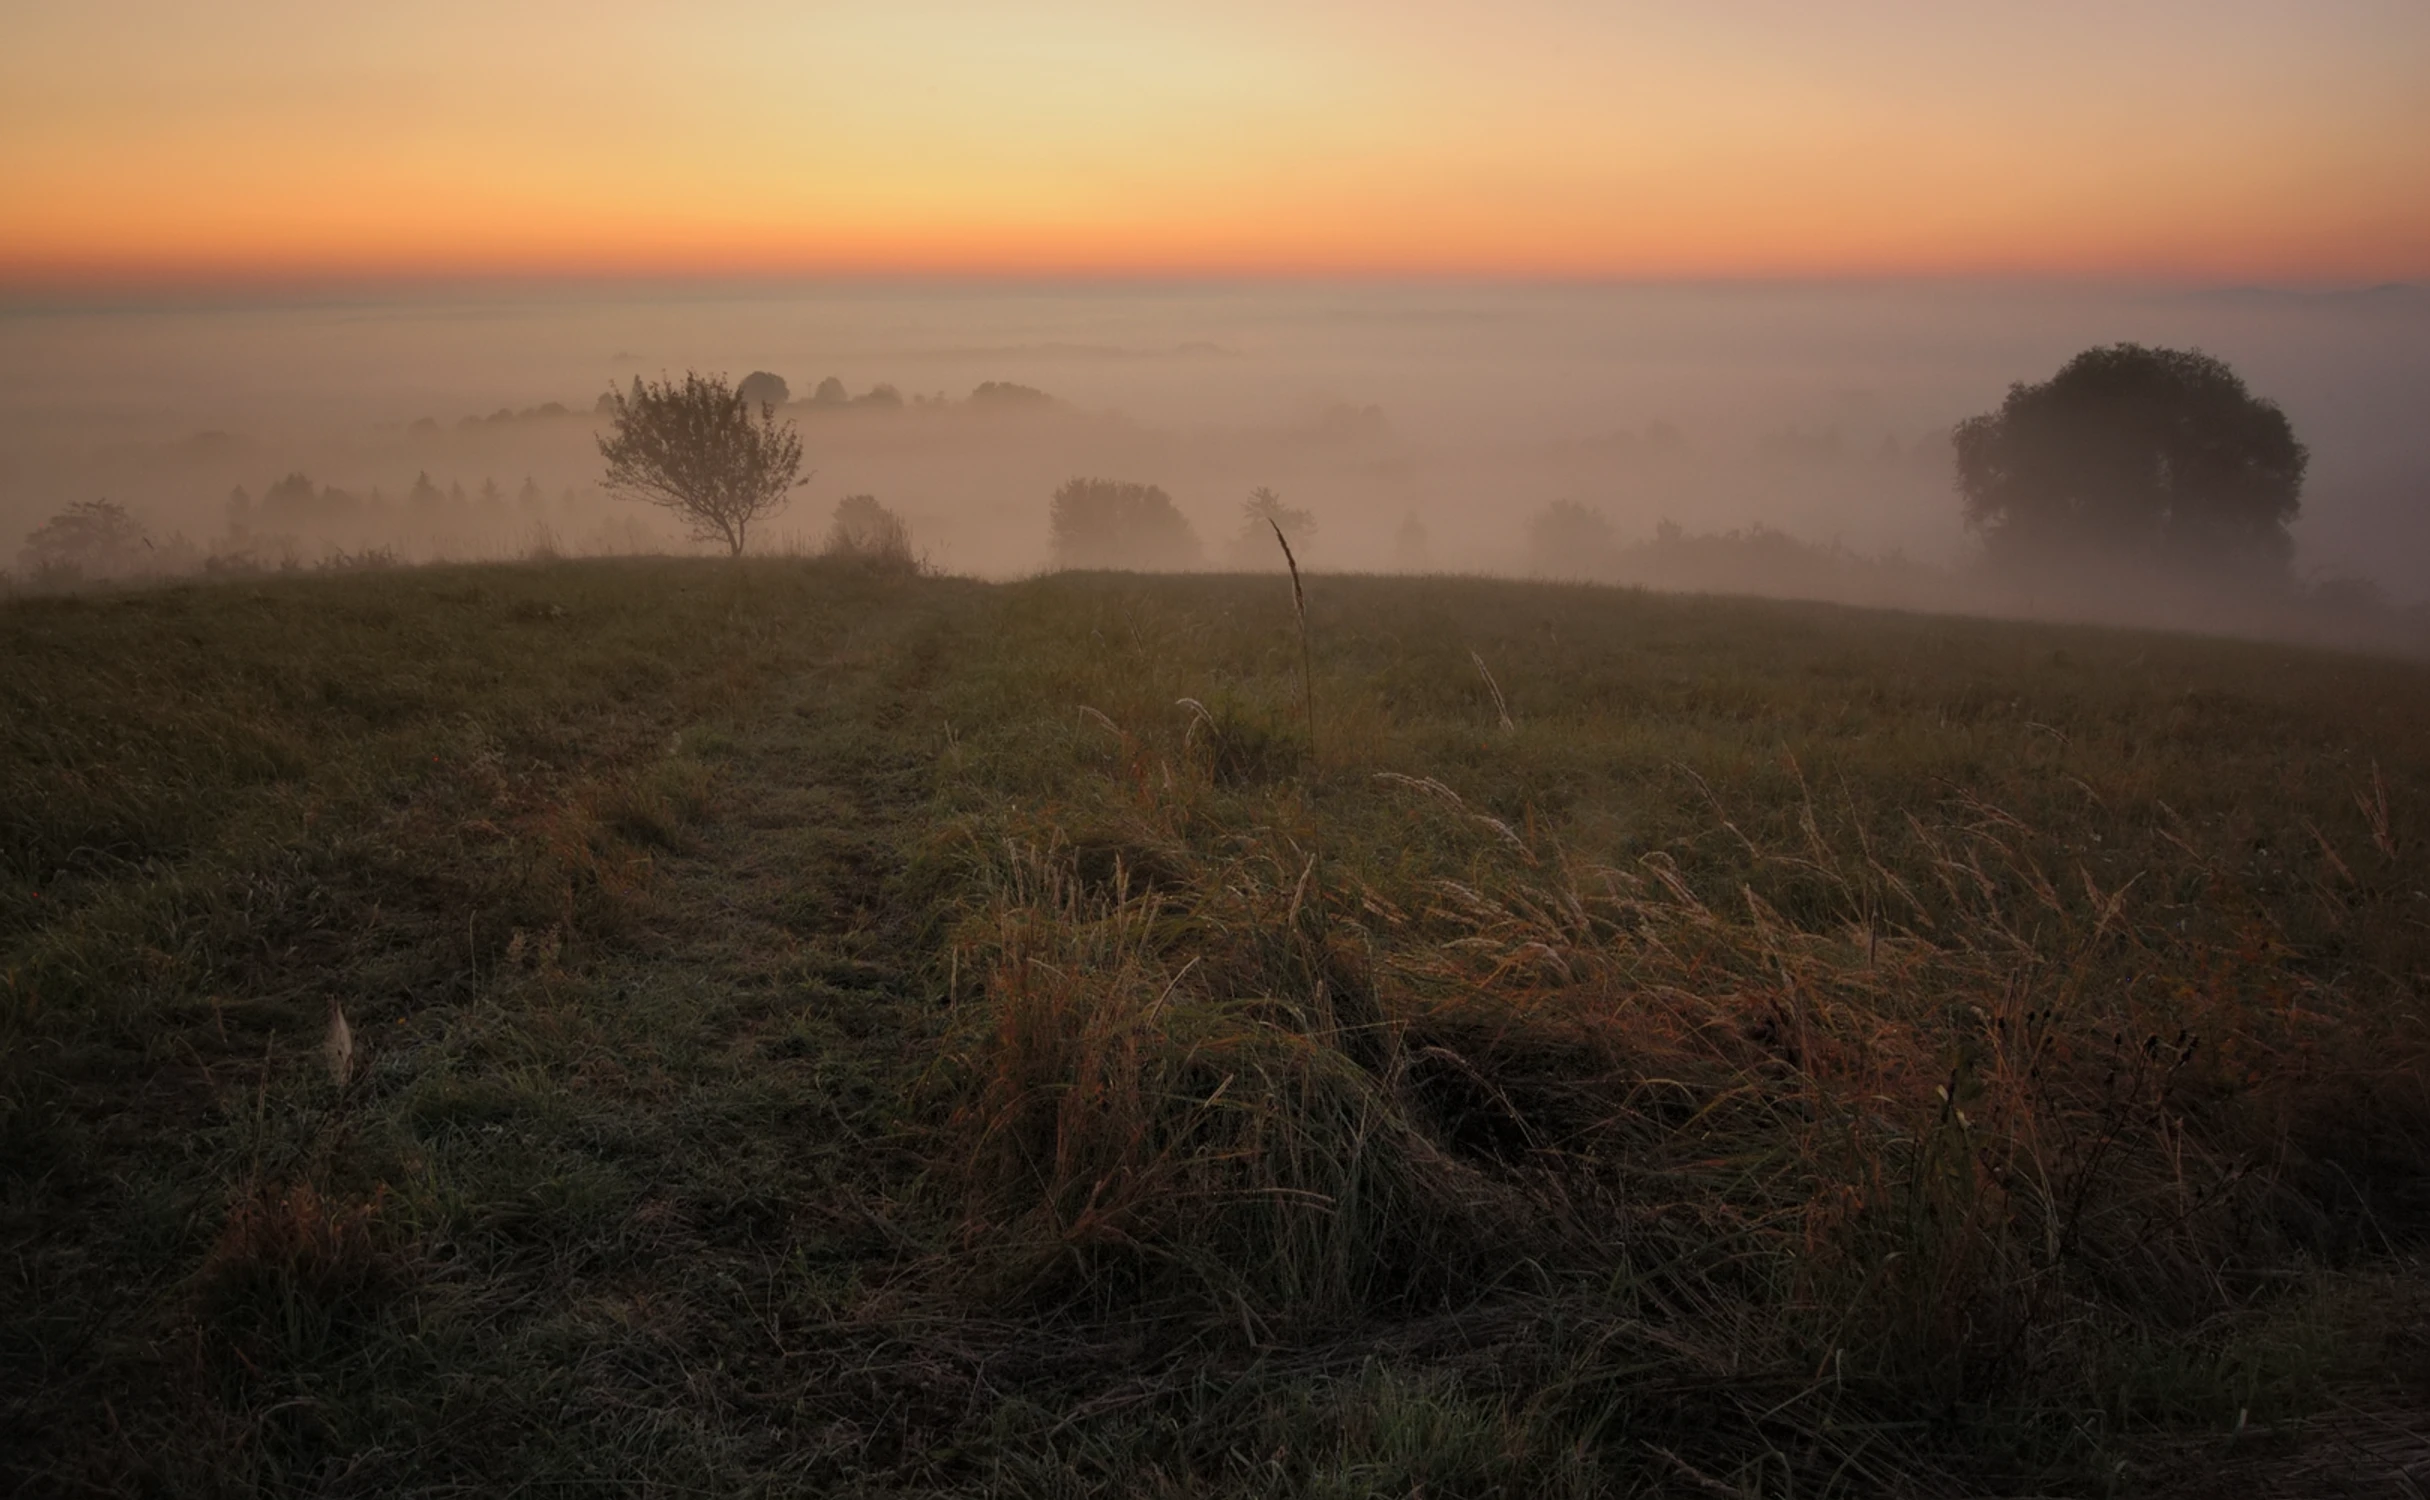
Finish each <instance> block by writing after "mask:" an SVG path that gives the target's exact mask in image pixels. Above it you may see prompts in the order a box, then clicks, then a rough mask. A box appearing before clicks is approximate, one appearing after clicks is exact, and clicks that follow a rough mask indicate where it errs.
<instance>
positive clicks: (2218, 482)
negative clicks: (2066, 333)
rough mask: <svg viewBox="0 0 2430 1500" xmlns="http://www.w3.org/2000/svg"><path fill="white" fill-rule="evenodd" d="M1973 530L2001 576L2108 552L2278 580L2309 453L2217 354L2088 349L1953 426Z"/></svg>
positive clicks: (2290, 545)
mask: <svg viewBox="0 0 2430 1500" xmlns="http://www.w3.org/2000/svg"><path fill="white" fill-rule="evenodd" d="M1956 439H1957V477H1958V487H1959V488H1960V489H1961V490H1962V491H1963V492H1964V494H1965V497H1966V520H1967V524H1969V525H1971V526H1973V527H1974V528H1975V529H1977V530H1978V531H1980V532H1982V533H1983V538H1984V542H1985V544H1986V545H1987V546H1988V547H1989V549H1990V551H1991V554H1992V556H1993V557H1994V558H1996V559H1999V560H2001V561H2003V562H2010V563H2016V562H2037V561H2039V562H2050V561H2062V560H2069V559H2080V558H2084V557H2087V556H2091V555H2099V554H2106V555H2108V556H2112V557H2119V558H2125V559H2129V560H2139V561H2145V562H2164V563H2171V564H2179V565H2193V566H2197V567H2204V568H2212V569H2218V568H2228V569H2235V570H2252V569H2256V568H2259V569H2262V570H2265V571H2272V572H2278V573H2283V572H2284V571H2285V570H2286V567H2287V562H2288V559H2289V557H2290V556H2291V555H2292V553H2293V550H2294V542H2293V539H2292V538H2290V537H2289V536H2288V535H2287V523H2288V522H2290V521H2292V520H2293V519H2294V518H2295V512H2296V510H2297V508H2298V507H2299V506H2300V504H2301V502H2302V495H2303V473H2304V465H2305V463H2306V462H2307V461H2308V458H2309V455H2308V454H2306V453H2305V451H2304V446H2303V444H2301V443H2299V442H2297V441H2296V440H2295V432H2294V429H2293V428H2292V427H2290V426H2289V425H2288V423H2287V418H2286V413H2285V412H2282V411H2280V410H2279V409H2278V406H2277V404H2276V403H2275V402H2271V401H2266V400H2263V399H2262V398H2260V397H2258V396H2255V395H2253V394H2252V393H2251V392H2250V391H2248V390H2246V389H2245V385H2244V381H2243V380H2242V379H2240V378H2239V377H2238V376H2237V374H2236V372H2235V371H2233V370H2231V369H2229V368H2228V367H2227V366H2226V365H2225V364H2223V363H2222V362H2220V361H2219V360H2216V359H2213V358H2212V357H2211V356H2209V355H2207V354H2202V353H2198V352H2194V351H2191V350H2183V349H2146V348H2144V347H2143V346H2141V345H2139V344H2114V345H2111V346H2109V347H2107V348H2101V349H2087V350H2085V351H2084V352H2083V353H2082V354H2079V355H2077V356H2076V357H2075V358H2074V359H2071V360H2069V361H2068V362H2067V364H2066V365H2065V366H2064V367H2062V368H2061V369H2060V371H2059V373H2058V374H2056V375H2054V376H2052V377H2051V378H2050V379H2049V380H2046V381H2044V382H2043V383H2042V384H2040V385H2024V384H2018V385H2012V386H2010V387H2009V388H2008V399H2007V400H2005V401H2003V402H2001V403H2000V409H1999V410H1998V411H1995V412H1986V413H1984V414H1983V415H1982V416H1979V417H1973V418H1969V419H1968V420H1966V421H1964V422H1962V423H1960V424H1958V428H1957V434H1956Z"/></svg>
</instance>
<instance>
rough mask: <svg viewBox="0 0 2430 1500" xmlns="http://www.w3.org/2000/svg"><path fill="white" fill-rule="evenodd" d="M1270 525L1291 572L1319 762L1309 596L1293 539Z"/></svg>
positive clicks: (1312, 758)
mask: <svg viewBox="0 0 2430 1500" xmlns="http://www.w3.org/2000/svg"><path fill="white" fill-rule="evenodd" d="M1266 524H1267V525H1268V526H1271V527H1273V528H1274V541H1275V544H1276V545H1278V546H1280V547H1281V548H1282V555H1283V565H1284V566H1285V567H1288V568H1289V569H1290V570H1291V609H1292V612H1293V613H1294V614H1295V615H1296V616H1298V619H1299V690H1300V699H1301V704H1302V706H1303V707H1304V708H1305V709H1306V711H1307V715H1308V763H1309V764H1310V765H1311V766H1313V765H1314V764H1315V763H1316V652H1315V650H1314V648H1313V647H1311V646H1310V645H1309V643H1308V594H1307V591H1306V590H1305V589H1303V588H1301V587H1300V584H1299V559H1298V558H1296V557H1293V556H1292V555H1291V539H1290V538H1289V537H1286V536H1284V535H1283V529H1282V523H1281V522H1279V521H1277V520H1275V519H1274V518H1273V517H1271V516H1269V517H1267V518H1266Z"/></svg>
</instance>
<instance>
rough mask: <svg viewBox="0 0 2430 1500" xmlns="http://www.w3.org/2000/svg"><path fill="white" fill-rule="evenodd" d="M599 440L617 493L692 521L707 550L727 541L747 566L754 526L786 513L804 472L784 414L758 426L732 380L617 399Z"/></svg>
mask: <svg viewBox="0 0 2430 1500" xmlns="http://www.w3.org/2000/svg"><path fill="white" fill-rule="evenodd" d="M614 400H615V407H614V409H613V410H612V411H611V412H610V413H609V422H610V424H611V425H610V428H609V430H608V432H607V433H606V434H605V435H603V436H602V437H601V438H600V439H599V454H600V456H601V457H602V458H605V459H606V460H607V479H606V487H607V489H608V490H609V491H610V492H611V493H613V494H617V495H621V496H623V497H624V498H626V499H628V500H640V501H643V502H645V503H647V504H650V505H655V506H658V507H660V508H661V509H664V510H670V511H673V512H674V513H675V514H676V515H678V516H680V517H682V518H683V521H684V523H685V525H686V526H687V527H688V528H689V529H690V533H691V536H692V539H693V540H694V541H697V542H724V543H725V544H726V549H727V550H728V551H729V552H731V553H732V554H734V555H735V556H737V557H739V556H741V555H742V550H743V545H744V543H745V542H746V541H747V540H748V538H749V534H750V529H751V524H752V523H753V522H754V521H758V520H762V519H764V518H766V517H769V516H773V515H775V514H777V513H778V512H779V511H782V510H783V509H784V508H785V501H786V499H787V498H788V497H789V496H790V495H791V493H792V491H793V487H794V486H795V485H798V484H802V483H804V482H806V476H804V475H803V474H802V472H801V467H802V440H801V435H800V434H799V433H797V432H795V431H794V430H793V424H792V423H791V422H785V423H781V424H780V423H779V422H778V421H777V420H776V409H775V408H774V407H773V406H770V405H768V404H767V403H765V402H762V403H760V404H759V410H758V413H757V416H756V418H755V417H754V415H753V413H752V410H751V407H752V403H751V402H749V401H747V400H745V399H744V398H743V396H742V395H741V394H740V393H738V392H737V391H736V390H735V389H734V388H733V387H732V386H730V385H728V384H727V383H726V378H725V377H724V376H723V375H701V374H698V373H696V372H691V371H687V372H685V374H684V377H683V380H682V382H681V383H680V384H679V383H677V382H676V381H673V380H663V381H658V382H654V383H644V382H643V381H641V380H640V379H638V378H636V379H635V380H634V381H633V389H632V391H631V393H630V394H625V393H615V395H614Z"/></svg>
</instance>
